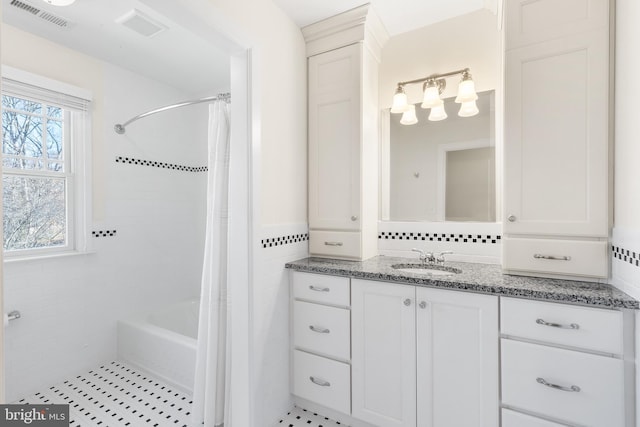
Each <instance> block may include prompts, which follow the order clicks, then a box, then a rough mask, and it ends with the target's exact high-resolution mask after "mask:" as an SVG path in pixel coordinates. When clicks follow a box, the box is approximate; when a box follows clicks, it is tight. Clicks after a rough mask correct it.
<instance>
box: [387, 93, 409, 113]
mask: <svg viewBox="0 0 640 427" xmlns="http://www.w3.org/2000/svg"><path fill="white" fill-rule="evenodd" d="M410 108H411V107H410V106H409V103H408V102H407V94H406V93H404V89H402V88H401V87H399V88H398V89H397V90H396V94H395V95H393V104H392V105H391V112H392V113H394V114H396V113H404V112H406V111H409V109H410Z"/></svg>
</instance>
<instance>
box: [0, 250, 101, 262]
mask: <svg viewBox="0 0 640 427" xmlns="http://www.w3.org/2000/svg"><path fill="white" fill-rule="evenodd" d="M95 253H97V252H96V251H67V252H57V253H47V254H37V255H35V254H34V255H22V256H21V255H16V256H11V255H9V256H7V255H4V257H3V261H4V262H5V263H8V264H13V263H22V262H28V261H43V260H48V259H54V258H72V257H77V256H85V255H92V254H95Z"/></svg>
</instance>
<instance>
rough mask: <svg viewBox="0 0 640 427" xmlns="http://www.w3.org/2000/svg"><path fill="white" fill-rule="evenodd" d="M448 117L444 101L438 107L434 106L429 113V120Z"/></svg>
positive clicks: (436, 120) (434, 120)
mask: <svg viewBox="0 0 640 427" xmlns="http://www.w3.org/2000/svg"><path fill="white" fill-rule="evenodd" d="M446 118H447V112H446V111H445V109H444V103H441V104H440V105H439V106H437V107H433V108H432V109H431V112H430V113H429V121H432V122H439V121H440V120H444V119H446Z"/></svg>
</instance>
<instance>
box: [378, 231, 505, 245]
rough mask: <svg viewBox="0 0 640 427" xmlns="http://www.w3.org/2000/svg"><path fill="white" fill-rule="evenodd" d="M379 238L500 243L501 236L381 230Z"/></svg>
mask: <svg viewBox="0 0 640 427" xmlns="http://www.w3.org/2000/svg"><path fill="white" fill-rule="evenodd" d="M378 239H379V240H383V239H384V240H421V241H422V240H424V241H427V240H428V241H430V242H458V243H489V244H494V243H500V240H501V239H502V236H492V235H482V234H455V233H413V232H400V231H396V232H393V231H382V232H380V233H378Z"/></svg>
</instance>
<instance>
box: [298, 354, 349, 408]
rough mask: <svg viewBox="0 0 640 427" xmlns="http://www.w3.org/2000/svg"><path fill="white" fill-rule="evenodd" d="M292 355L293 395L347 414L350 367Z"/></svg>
mask: <svg viewBox="0 0 640 427" xmlns="http://www.w3.org/2000/svg"><path fill="white" fill-rule="evenodd" d="M293 353H294V354H293V394H295V395H296V396H299V397H302V398H303V399H308V400H310V401H312V402H314V403H318V404H320V405H324V406H326V407H327V408H331V409H335V410H336V411H340V412H342V413H343V414H350V413H351V368H350V366H349V365H348V364H346V363H341V362H336V361H335V360H331V359H326V358H324V357H320V356H315V355H312V354H309V353H305V352H303V351H299V350H295V351H294V352H293Z"/></svg>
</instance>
